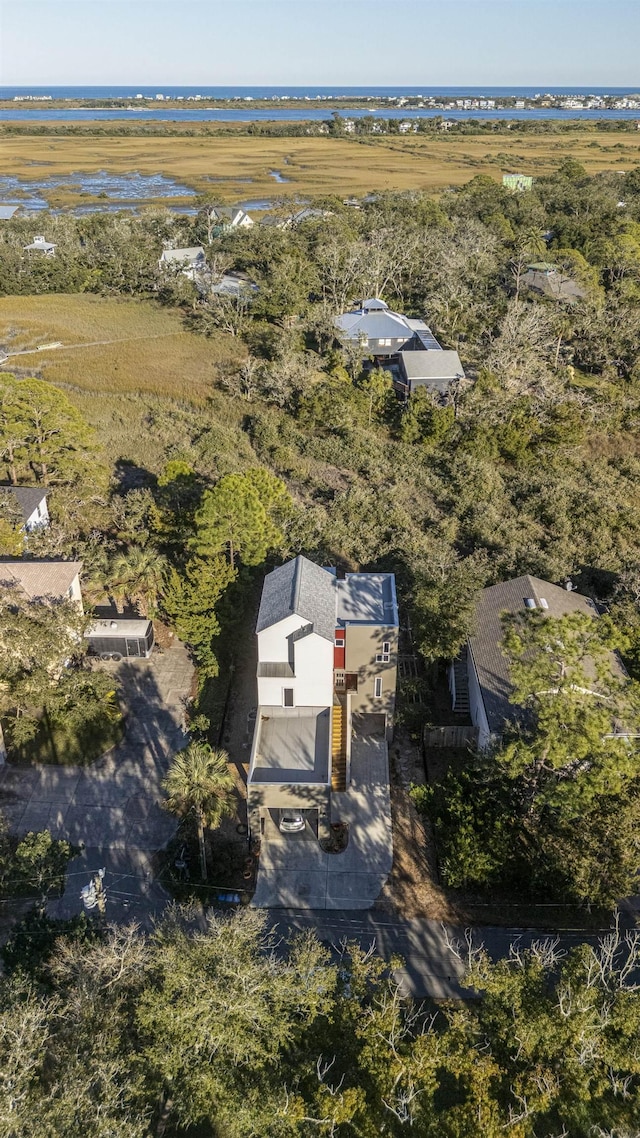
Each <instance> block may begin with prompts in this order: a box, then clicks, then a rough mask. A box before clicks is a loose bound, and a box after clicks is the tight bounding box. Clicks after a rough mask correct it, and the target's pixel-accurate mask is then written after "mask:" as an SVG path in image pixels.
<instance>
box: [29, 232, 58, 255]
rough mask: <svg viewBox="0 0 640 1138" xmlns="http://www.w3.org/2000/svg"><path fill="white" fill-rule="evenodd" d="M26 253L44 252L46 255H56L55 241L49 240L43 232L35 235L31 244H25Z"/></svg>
mask: <svg viewBox="0 0 640 1138" xmlns="http://www.w3.org/2000/svg"><path fill="white" fill-rule="evenodd" d="M24 251H25V253H44V255H45V257H54V256H55V252H56V246H55V244H54V242H53V241H47V240H46V238H45V237H43V236H42V235H41V234H40V235H38V236H37V237H34V239H33V241H32V242H31V244H30V245H25V246H24Z"/></svg>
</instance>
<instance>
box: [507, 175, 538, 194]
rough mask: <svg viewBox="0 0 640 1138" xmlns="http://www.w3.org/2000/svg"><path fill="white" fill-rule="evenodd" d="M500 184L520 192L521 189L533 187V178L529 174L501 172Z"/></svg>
mask: <svg viewBox="0 0 640 1138" xmlns="http://www.w3.org/2000/svg"><path fill="white" fill-rule="evenodd" d="M502 185H503V186H504V187H505V189H507V190H516V191H517V192H519V193H522V191H523V190H531V189H533V178H532V176H531V174H503V175H502Z"/></svg>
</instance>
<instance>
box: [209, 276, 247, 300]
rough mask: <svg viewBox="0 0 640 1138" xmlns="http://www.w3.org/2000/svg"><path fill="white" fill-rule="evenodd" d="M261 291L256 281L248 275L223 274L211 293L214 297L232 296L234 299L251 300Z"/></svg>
mask: <svg viewBox="0 0 640 1138" xmlns="http://www.w3.org/2000/svg"><path fill="white" fill-rule="evenodd" d="M258 291H259V289H258V286H257V284H256V282H255V281H252V280H251V278H250V277H248V276H247V275H246V273H223V275H222V276H221V277H220V280H219V281H216V283H215V284H212V285H211V288H210V292H212V293H213V294H214V296H230V297H233V298H234V299H236V298H238V297H244V298H245V299H247V300H248V299H250V298H251V297H252V296H254V295H255V293H257V292H258Z"/></svg>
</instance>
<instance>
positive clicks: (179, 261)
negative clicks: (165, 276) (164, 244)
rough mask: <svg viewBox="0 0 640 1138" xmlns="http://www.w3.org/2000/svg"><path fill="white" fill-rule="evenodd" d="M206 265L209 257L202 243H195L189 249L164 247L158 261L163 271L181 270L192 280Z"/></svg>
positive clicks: (180, 271)
mask: <svg viewBox="0 0 640 1138" xmlns="http://www.w3.org/2000/svg"><path fill="white" fill-rule="evenodd" d="M206 266H207V259H206V256H205V252H204V249H203V248H202V245H193V246H191V247H190V248H188V249H164V250H163V252H162V256H161V257H160V260H159V261H158V268H159V269H160V271H161V272H179V273H182V274H183V276H185V277H188V278H189V280H192V281H193V280H195V278H196V277H197V276H198V274H199V273H201V272H202V271H203V270H204V269H205V268H206Z"/></svg>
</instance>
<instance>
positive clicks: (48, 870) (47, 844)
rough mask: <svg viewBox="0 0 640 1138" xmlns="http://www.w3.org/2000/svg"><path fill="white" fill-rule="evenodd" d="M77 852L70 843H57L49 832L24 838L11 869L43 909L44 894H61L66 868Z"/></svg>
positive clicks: (44, 831)
mask: <svg viewBox="0 0 640 1138" xmlns="http://www.w3.org/2000/svg"><path fill="white" fill-rule="evenodd" d="M77 852H78V851H77V850H75V851H74V849H73V847H72V846H70V845H69V842H65V841H56V840H54V839H53V838H52V837H51V834H50V833H49V831H48V830H42V831H41V832H40V833H38V834H36V833H33V832H30V833H28V834H25V836H24V838H22V840H21V841H20V842H19V844H18V846H17V848H16V852H15V854H14V859H13V868H14V870H15V872H16V874H17V875H18V876H19V878H20V879H21V882H22V886H23V888H24V889H25V890H26V891H27V892H35V893H36V894H37V895H38V898H39V900H40V902H41V904H42V905H44V903H45V901H46V896H47V893H50V892H51V891H52V890H54V889H56V890H58V891H60V890H61V889H62V886H63V884H64V876H65V873H66V869H67V865H68V863H69V861H70V860H71V858H72V857H73V856H74V854H75V853H77Z"/></svg>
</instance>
